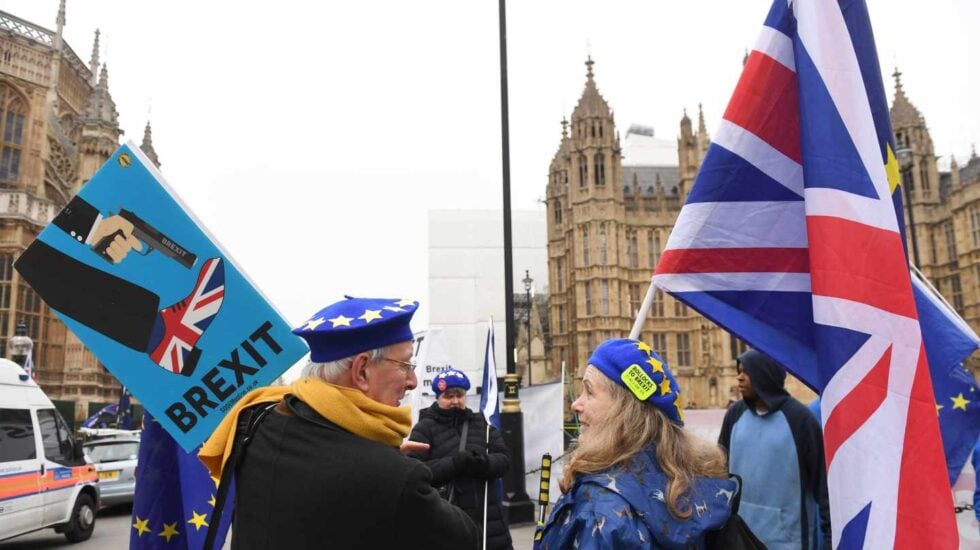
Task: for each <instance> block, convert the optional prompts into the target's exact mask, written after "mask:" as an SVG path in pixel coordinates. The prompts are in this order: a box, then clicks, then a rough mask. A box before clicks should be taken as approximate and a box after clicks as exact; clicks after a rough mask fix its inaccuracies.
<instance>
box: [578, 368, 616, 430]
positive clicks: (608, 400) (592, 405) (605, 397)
mask: <svg viewBox="0 0 980 550" xmlns="http://www.w3.org/2000/svg"><path fill="white" fill-rule="evenodd" d="M603 376H605V375H604V374H602V373H601V372H599V370H598V369H596V368H595V367H593V366H591V365H590V366H588V367H586V368H585V375H584V376H583V377H582V393H580V394H579V396H578V399H576V400H575V402H574V403H572V410H573V411H575V413H576V414H578V419H579V422H580V423H581V427H580V428H579V430H580V431H581V432H582V434H583V435H584V434H586V433H587V432H588V431H589V430H591V429H592V428H593V427H596V426H600V425H601V424H602V422H603V421H604V420H605V419H606V413H607V412H608V411H609V407H610V406H611V405H612V394H611V393H609V390H608V389H607V388H606V385H605V384H603V383H602V382H603V381H600V380H599V379H600V377H603Z"/></svg>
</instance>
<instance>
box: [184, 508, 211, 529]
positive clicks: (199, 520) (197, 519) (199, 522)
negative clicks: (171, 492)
mask: <svg viewBox="0 0 980 550" xmlns="http://www.w3.org/2000/svg"><path fill="white" fill-rule="evenodd" d="M191 514H193V515H194V517H192V518H191V519H189V520H187V523H190V524H191V525H193V526H194V527H195V528H196V530H197V531H200V530H201V527H207V526H208V522H207V519H208V515H207V514H198V513H197V512H195V511H193V510H191Z"/></svg>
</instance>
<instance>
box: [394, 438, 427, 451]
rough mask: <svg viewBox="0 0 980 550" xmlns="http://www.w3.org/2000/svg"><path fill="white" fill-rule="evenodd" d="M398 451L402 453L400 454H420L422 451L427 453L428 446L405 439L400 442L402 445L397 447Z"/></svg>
mask: <svg viewBox="0 0 980 550" xmlns="http://www.w3.org/2000/svg"><path fill="white" fill-rule="evenodd" d="M399 450H400V451H401V452H402V454H408V453H420V452H422V451H428V450H429V444H428V443H421V442H419V441H412V440H411V439H406V440H405V441H403V442H402V445H401V447H399Z"/></svg>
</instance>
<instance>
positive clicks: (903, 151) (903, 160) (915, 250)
mask: <svg viewBox="0 0 980 550" xmlns="http://www.w3.org/2000/svg"><path fill="white" fill-rule="evenodd" d="M895 156H896V157H898V163H899V174H901V178H902V180H903V181H902V192H903V194H904V195H905V208H908V213H909V226H908V230H909V240H910V241H912V261H913V263H914V264H915V267H919V266H920V265H922V264H921V263H919V239H917V238H916V235H915V212H914V211H913V209H912V191H911V189H909V187H910V186H911V185H912V174H911V170H909V168H910V165H911V163H912V149H911V148H909V147H899V149H898V150H897V151H895Z"/></svg>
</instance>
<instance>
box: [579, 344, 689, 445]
mask: <svg viewBox="0 0 980 550" xmlns="http://www.w3.org/2000/svg"><path fill="white" fill-rule="evenodd" d="M589 365H590V366H593V367H595V368H597V369H599V370H600V371H601V372H602V374H605V375H606V376H608V377H609V378H610V379H611V380H613V381H614V382H616V383H617V384H619V385H620V386H623V387H624V388H626V389H628V390H629V391H630V393H632V394H633V396H634V397H636V398H637V399H639V400H640V401H646V402H647V403H650V404H651V405H653V406H654V407H657V408H658V409H660V410H661V412H663V413H664V414H666V415H667V418H669V419H670V420H671V421H673V422H674V423H675V424H677V425H680V426H683V425H684V410H683V409H682V408H681V404H680V393H681V387H680V386H679V385H678V384H677V380H675V379H674V375H673V374H672V373H671V372H670V367H668V366H667V362H666V361H664V360H663V358H661V357H660V356H659V355H657V354H656V353H655V352H654V351H653V349H651V348H650V346H648V345H647V344H646V343H644V342H641V341H639V340H630V339H627V338H617V339H614V340H606V341H605V342H603V343H601V344H599V347H597V348H596V350H595V351H594V352H592V357H589Z"/></svg>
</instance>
